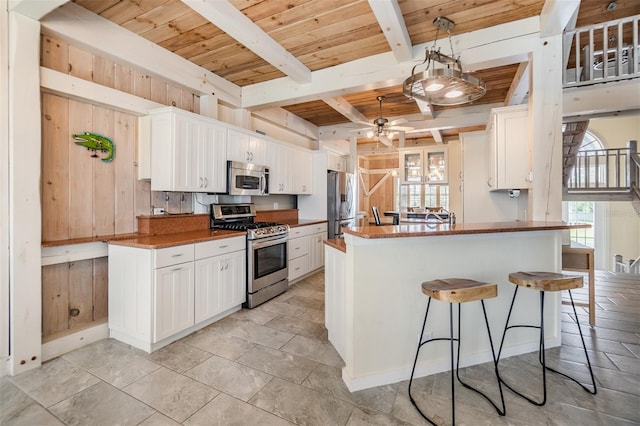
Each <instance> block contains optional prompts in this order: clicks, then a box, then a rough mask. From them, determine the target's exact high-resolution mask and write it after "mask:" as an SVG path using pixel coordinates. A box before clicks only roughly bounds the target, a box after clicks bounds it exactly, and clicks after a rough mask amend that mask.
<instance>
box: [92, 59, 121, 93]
mask: <svg viewBox="0 0 640 426" xmlns="http://www.w3.org/2000/svg"><path fill="white" fill-rule="evenodd" d="M115 75H116V71H115V64H114V63H113V62H112V61H110V60H108V59H104V58H102V57H100V56H95V55H94V56H93V82H94V83H98V84H102V85H103V86H107V87H111V88H114V87H115Z"/></svg>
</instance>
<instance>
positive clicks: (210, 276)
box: [109, 236, 246, 352]
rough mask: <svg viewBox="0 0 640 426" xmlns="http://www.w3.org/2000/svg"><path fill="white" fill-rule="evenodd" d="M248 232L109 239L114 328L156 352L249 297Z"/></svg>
mask: <svg viewBox="0 0 640 426" xmlns="http://www.w3.org/2000/svg"><path fill="white" fill-rule="evenodd" d="M245 240H246V239H245V237H244V236H238V237H231V238H224V239H219V240H213V241H207V242H203V243H196V244H184V245H180V246H174V247H168V248H163V249H145V248H137V247H127V246H119V245H114V244H110V245H109V333H110V336H111V337H113V338H114V339H117V340H120V341H122V342H124V343H127V344H130V345H132V346H135V347H136V348H139V349H142V350H144V351H146V352H153V351H154V350H157V349H159V348H161V347H163V346H165V345H167V344H169V343H171V342H173V341H175V340H177V339H179V338H181V337H184V336H186V335H188V334H189V333H191V332H193V331H196V330H198V329H200V328H202V327H205V326H207V325H209V324H211V323H212V322H214V321H217V320H218V319H220V318H222V317H224V316H225V315H227V314H229V313H231V312H233V310H235V309H236V308H237V309H239V308H240V305H241V304H242V303H243V302H244V300H245V297H246V278H245V244H246V243H245Z"/></svg>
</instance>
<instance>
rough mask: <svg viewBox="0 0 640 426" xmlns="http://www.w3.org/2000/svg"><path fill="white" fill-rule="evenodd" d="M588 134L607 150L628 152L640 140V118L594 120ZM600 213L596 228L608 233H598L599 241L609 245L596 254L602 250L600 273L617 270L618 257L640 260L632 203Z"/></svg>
mask: <svg viewBox="0 0 640 426" xmlns="http://www.w3.org/2000/svg"><path fill="white" fill-rule="evenodd" d="M588 130H589V131H590V132H592V133H593V134H594V135H595V136H597V137H598V138H599V139H600V140H601V141H602V143H603V144H604V147H605V148H625V147H626V146H627V142H628V141H629V140H639V139H640V115H634V116H623V117H611V118H597V119H591V120H590V121H589V128H588ZM600 213H602V216H600V217H598V218H597V219H596V221H597V222H596V226H597V224H598V223H602V224H603V225H604V226H605V232H602V233H597V234H596V238H597V236H598V235H602V236H603V238H606V241H596V252H598V251H599V250H600V254H599V256H598V255H596V269H606V270H614V266H613V255H614V254H620V255H622V256H623V258H624V260H625V261H627V260H628V259H635V258H636V257H638V256H640V215H638V214H637V213H636V211H635V210H634V208H633V206H632V205H631V203H630V202H626V201H612V202H608V203H606V202H603V203H598V206H597V209H596V215H599V214H600ZM607 247H608V249H607ZM602 251H604V253H603V252H602Z"/></svg>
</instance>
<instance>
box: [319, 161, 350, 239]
mask: <svg viewBox="0 0 640 426" xmlns="http://www.w3.org/2000/svg"><path fill="white" fill-rule="evenodd" d="M356 188H357V187H356V176H355V175H354V174H353V173H344V172H336V171H333V170H329V171H328V172H327V220H328V222H329V238H342V237H343V235H342V227H343V226H347V227H350V226H355V225H356V223H357V222H356V203H357V199H358V198H357V195H356Z"/></svg>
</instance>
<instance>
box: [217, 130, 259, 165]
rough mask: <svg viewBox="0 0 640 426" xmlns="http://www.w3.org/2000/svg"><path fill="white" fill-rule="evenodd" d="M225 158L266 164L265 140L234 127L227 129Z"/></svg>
mask: <svg viewBox="0 0 640 426" xmlns="http://www.w3.org/2000/svg"><path fill="white" fill-rule="evenodd" d="M227 159H228V160H229V161H239V162H241V163H252V164H258V165H260V166H264V165H266V164H267V141H265V140H264V139H262V138H260V137H258V136H254V135H251V134H249V133H248V132H246V133H245V132H242V131H238V130H234V129H228V136H227Z"/></svg>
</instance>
